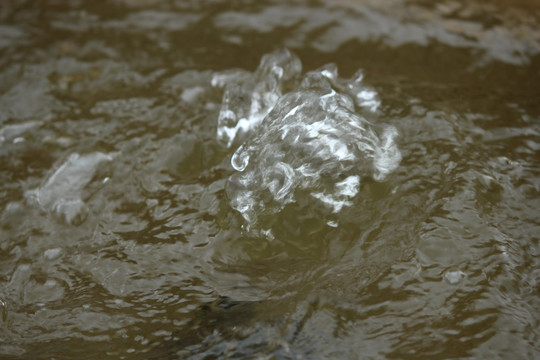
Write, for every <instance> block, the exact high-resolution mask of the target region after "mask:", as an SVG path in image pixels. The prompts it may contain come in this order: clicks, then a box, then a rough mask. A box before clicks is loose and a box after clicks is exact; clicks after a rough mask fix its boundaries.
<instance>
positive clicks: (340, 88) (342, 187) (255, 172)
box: [214, 51, 401, 225]
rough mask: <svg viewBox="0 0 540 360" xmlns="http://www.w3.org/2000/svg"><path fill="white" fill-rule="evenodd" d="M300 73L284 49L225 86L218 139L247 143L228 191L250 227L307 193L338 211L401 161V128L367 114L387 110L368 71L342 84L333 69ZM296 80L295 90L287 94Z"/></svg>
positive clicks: (236, 157)
mask: <svg viewBox="0 0 540 360" xmlns="http://www.w3.org/2000/svg"><path fill="white" fill-rule="evenodd" d="M300 70H301V65H300V61H299V60H298V59H297V58H296V57H295V56H294V55H292V54H291V53H290V52H288V51H281V52H277V53H274V54H270V55H265V56H264V57H263V60H262V61H261V65H260V66H259V68H258V69H257V71H256V72H255V73H254V74H253V75H252V76H251V77H250V76H246V75H245V74H244V76H243V77H242V78H241V80H240V83H234V82H233V83H229V84H228V85H226V89H225V94H224V96H223V104H222V108H221V112H220V116H219V121H218V134H217V136H218V139H219V140H220V141H221V142H222V143H223V144H224V145H226V146H227V147H231V146H232V145H233V144H234V143H235V142H237V141H238V140H243V139H247V140H246V141H245V142H244V143H243V144H241V145H240V146H239V147H238V148H237V150H236V151H235V153H234V154H233V156H232V158H231V165H232V167H233V168H234V169H235V170H236V171H237V173H235V174H233V175H232V176H231V177H230V178H229V182H228V185H227V194H228V196H229V199H230V202H231V206H232V207H233V208H234V209H236V210H237V211H238V212H240V213H241V214H242V216H243V217H244V219H245V220H246V221H247V222H248V224H249V225H255V224H256V223H257V222H258V219H259V217H260V216H261V215H263V214H276V213H278V212H279V211H281V210H282V209H283V208H284V207H285V206H286V205H287V204H289V203H295V202H297V201H298V200H299V198H298V197H299V196H306V195H305V194H308V195H307V196H308V197H310V198H311V199H316V200H317V201H319V202H320V203H322V204H323V205H324V206H326V207H327V208H329V209H330V211H331V212H333V213H339V212H340V211H341V209H342V208H343V207H344V206H350V205H352V199H353V198H354V197H355V196H356V195H357V193H358V191H359V189H360V181H361V178H362V177H364V176H371V177H373V178H374V179H375V180H379V181H380V180H383V179H384V178H385V177H386V176H387V175H388V174H389V173H390V172H392V171H393V170H395V169H396V167H397V166H398V165H399V163H400V161H401V153H400V151H399V149H398V148H397V145H396V143H395V139H396V137H397V135H398V132H397V130H396V129H395V128H394V127H391V126H386V127H383V126H380V125H375V124H373V123H372V122H370V121H368V120H367V119H366V118H365V117H363V116H361V115H360V113H362V112H364V113H366V112H367V113H369V114H370V115H371V117H374V115H376V112H377V111H378V107H379V105H380V101H379V100H378V96H377V93H376V92H375V91H374V90H372V89H371V88H369V87H367V86H365V85H364V84H362V79H363V75H362V73H361V72H359V73H357V74H356V75H355V76H354V77H353V78H352V79H342V78H340V77H339V76H338V72H337V67H336V66H335V65H334V64H329V65H325V66H323V67H322V68H320V69H318V70H316V71H312V72H308V73H307V74H305V75H304V77H303V78H301V79H300V78H299V73H300ZM294 77H296V79H293V78H294ZM214 79H216V78H214ZM217 79H221V78H217ZM292 80H296V83H294V85H295V86H294V88H295V89H294V90H293V91H291V92H288V93H285V94H282V92H283V84H284V81H292ZM216 82H217V80H216ZM379 132H380V135H379ZM300 193H301V194H302V195H300Z"/></svg>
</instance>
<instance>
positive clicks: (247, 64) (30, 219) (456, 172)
mask: <svg viewBox="0 0 540 360" xmlns="http://www.w3.org/2000/svg"><path fill="white" fill-rule="evenodd" d="M0 17H1V18H2V25H1V26H0V51H1V53H2V56H0V79H1V80H0V108H1V109H2V111H0V164H1V165H0V180H1V181H0V194H1V196H0V209H1V213H0V232H1V236H0V238H1V239H2V240H1V241H0V264H1V266H0V313H1V315H2V316H1V326H0V337H1V338H2V340H3V341H2V344H1V345H0V354H1V355H2V357H4V358H29V359H30V358H38V357H51V358H53V357H54V358H90V359H92V358H96V359H98V358H99V359H103V358H111V359H118V358H125V359H147V358H166V359H168V358H193V359H195V358H205V357H207V358H211V357H217V358H226V357H229V358H246V357H248V358H250V357H257V356H260V357H265V356H267V357H274V358H291V359H294V358H301V357H303V358H314V359H317V358H320V359H334V358H344V359H348V358H418V357H420V358H435V357H436V358H485V357H489V358H501V359H504V358H513V359H521V358H522V359H532V358H537V357H539V356H540V354H539V353H538V344H539V341H540V340H539V336H540V334H539V332H538V330H537V329H538V328H539V327H538V325H539V318H538V315H537V313H538V309H539V308H540V302H539V300H538V299H539V297H538V291H539V285H538V280H537V279H538V275H539V274H538V270H537V269H538V268H539V260H538V254H539V252H540V245H539V239H538V233H539V224H538V220H537V218H538V209H539V205H540V204H539V194H540V181H539V180H538V179H539V176H538V175H539V166H538V158H539V156H538V151H539V149H540V146H539V145H538V144H539V143H540V136H539V135H540V128H539V122H538V116H539V115H540V111H539V108H538V105H537V99H538V95H539V94H540V91H539V90H540V89H539V85H538V84H540V82H539V81H538V49H539V48H540V47H539V44H538V18H539V13H538V7H537V5H536V4H534V3H531V2H528V1H520V2H518V3H511V4H510V3H509V2H506V1H496V2H490V3H484V2H467V3H465V2H460V1H457V2H455V1H444V2H442V3H439V4H436V5H434V4H431V3H426V2H423V1H414V2H413V1H388V2H383V3H381V2H373V1H360V2H358V1H347V0H341V1H332V2H307V1H299V2H294V3H290V2H282V1H269V2H266V1H263V2H234V3H233V2H224V1H205V2H190V1H171V2H158V1H141V0H125V1H110V2H106V3H97V2H85V1H78V2H75V1H73V2H67V3H56V2H45V3H42V2H40V3H35V2H28V1H12V2H3V3H1V4H0ZM279 48H290V49H291V51H293V52H294V53H295V54H297V55H298V58H299V59H300V61H301V62H302V64H303V67H304V70H303V72H304V73H306V72H309V71H314V70H316V69H318V68H320V67H321V66H323V65H324V64H328V63H332V62H333V63H336V66H337V68H338V69H339V72H340V77H342V78H344V79H347V78H351V77H352V76H353V74H354V73H355V72H356V71H357V70H358V69H360V68H361V69H363V70H364V75H365V76H364V77H363V78H362V86H365V87H366V89H371V90H373V91H374V92H376V94H377V100H378V101H380V105H379V106H378V107H377V112H378V114H377V116H378V117H379V119H380V120H379V121H380V122H381V123H383V124H386V125H387V126H393V127H395V128H396V129H397V131H398V132H399V134H400V135H399V137H398V138H397V140H396V142H397V146H398V148H399V150H400V152H401V154H402V160H401V163H400V164H399V166H398V167H397V168H395V169H394V171H393V172H392V173H391V174H389V176H388V177H387V178H386V179H385V180H384V181H382V182H379V181H375V180H373V179H372V178H371V176H362V177H361V178H360V179H359V181H358V189H356V190H357V191H356V194H354V195H351V196H347V199H345V200H347V201H348V202H349V203H350V205H347V206H342V207H341V209H340V211H339V218H335V214H333V213H332V211H331V209H330V210H329V209H325V208H324V206H323V207H322V208H320V207H319V208H316V207H314V206H313V204H314V201H307V200H306V201H304V202H303V201H301V199H303V198H304V199H310V198H309V197H308V196H304V197H303V195H302V194H298V195H299V196H298V197H295V199H297V201H295V202H290V203H287V204H285V205H284V206H283V207H282V208H280V210H279V211H277V212H273V213H271V214H269V215H268V216H265V217H264V219H262V220H261V221H262V222H264V224H265V228H271V229H272V234H273V236H272V237H270V236H254V235H253V234H252V233H249V232H246V231H243V229H242V226H243V225H244V224H245V219H244V218H243V217H242V215H241V214H239V213H238V212H237V211H235V210H234V209H233V208H231V206H230V200H231V199H230V197H231V195H230V193H227V191H226V187H227V182H228V179H229V177H230V176H231V175H232V174H234V173H235V170H234V169H233V168H232V166H231V157H232V155H233V153H234V149H228V148H226V147H224V146H222V145H221V144H220V142H219V141H218V140H217V139H216V133H217V126H218V119H219V112H220V109H221V108H222V98H223V94H224V90H223V88H222V86H216V84H215V83H214V84H212V79H213V78H214V79H215V76H216V75H218V74H219V75H224V74H225V75H226V76H232V77H234V78H235V79H243V80H245V79H247V78H249V76H250V74H251V73H252V72H253V71H255V69H256V68H257V66H258V64H259V61H260V59H261V57H262V56H263V55H264V54H268V53H271V52H273V51H274V50H276V49H279ZM235 69H236V70H235ZM287 86H289V85H285V88H284V89H283V92H284V93H288V92H290V91H292V90H294V88H291V87H287ZM241 142H242V141H240V142H239V143H241ZM238 145H240V144H238ZM73 154H79V155H78V156H76V155H73ZM81 161H82V162H81ZM246 166H248V165H246ZM240 167H241V166H240ZM240 167H239V168H240ZM62 169H63V170H62ZM246 169H249V168H248V167H246ZM368 174H369V172H368ZM348 175H350V174H348ZM346 178H348V177H345V178H344V179H340V180H339V181H342V180H345V179H346ZM105 179H107V180H106V181H104V180H105ZM60 180H62V181H60ZM353 185H354V184H353ZM344 188H345V189H348V187H346V186H344ZM353 188H354V186H353ZM300 190H301V189H300ZM33 191H34V194H35V192H36V191H37V192H38V194H37V195H38V196H37V197H38V198H39V199H42V201H41V206H40V204H39V201H38V203H37V204H36V202H34V201H31V199H33V198H34V197H32V196H29V194H32V193H33ZM321 192H323V191H322V190H321ZM353 192H354V191H352V192H348V193H347V194H349V193H350V194H352V193H353ZM323 193H324V192H323ZM43 194H45V195H46V196H45V198H42V195H43ZM304 195H305V194H304ZM349 197H350V199H349ZM43 199H45V200H46V201H43ZM298 199H300V201H299V200H298ZM66 201H67V204H68V205H69V206H68V207H67V208H65V207H62V206H55V205H54V204H57V203H58V202H60V203H61V204H64V203H65V202H66ZM70 204H71V205H70ZM73 204H75V205H73ZM43 205H44V206H43ZM62 209H64V210H65V211H63V210H62ZM66 209H67V210H66ZM83 209H84V210H83ZM49 210H53V211H52V212H53V213H54V212H55V211H54V210H60V214H64V219H63V220H62V216H60V218H59V217H58V216H55V215H54V214H51V213H50V211H49ZM78 210H81V212H79V211H78ZM74 213H77V214H79V213H80V214H81V215H82V216H75V217H71V215H70V214H74ZM313 214H316V215H317V216H313ZM66 216H67V217H66ZM66 219H67V220H68V221H65V220H66ZM69 219H72V220H76V221H69ZM321 219H323V220H324V221H321Z"/></svg>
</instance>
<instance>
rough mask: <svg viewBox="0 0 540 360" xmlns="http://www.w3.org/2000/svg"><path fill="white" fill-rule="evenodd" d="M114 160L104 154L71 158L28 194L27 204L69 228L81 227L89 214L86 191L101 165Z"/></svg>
mask: <svg viewBox="0 0 540 360" xmlns="http://www.w3.org/2000/svg"><path fill="white" fill-rule="evenodd" d="M113 156H114V155H108V154H104V153H101V152H93V153H90V154H85V155H79V154H77V153H73V154H71V155H70V156H69V157H68V158H67V160H66V161H65V162H63V163H62V165H60V167H59V168H58V169H57V170H56V171H55V172H54V173H52V174H51V175H50V176H49V177H48V178H47V179H46V180H45V181H44V182H43V184H42V185H41V186H40V187H39V188H37V189H34V190H30V191H28V192H27V193H26V199H27V201H28V202H29V203H31V204H37V205H38V206H40V207H41V209H43V210H45V211H48V212H50V213H52V214H54V215H56V216H57V217H59V218H60V219H61V220H63V221H65V222H66V223H68V224H74V225H76V224H79V223H81V222H82V221H84V219H85V217H86V215H87V213H88V209H87V206H86V204H85V202H84V200H83V190H84V188H85V187H86V186H87V185H88V184H89V183H90V182H91V181H92V179H93V177H94V175H95V173H96V171H97V169H98V167H99V166H100V164H102V163H104V162H110V161H112V159H113ZM106 179H107V178H105V179H104V180H106Z"/></svg>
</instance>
